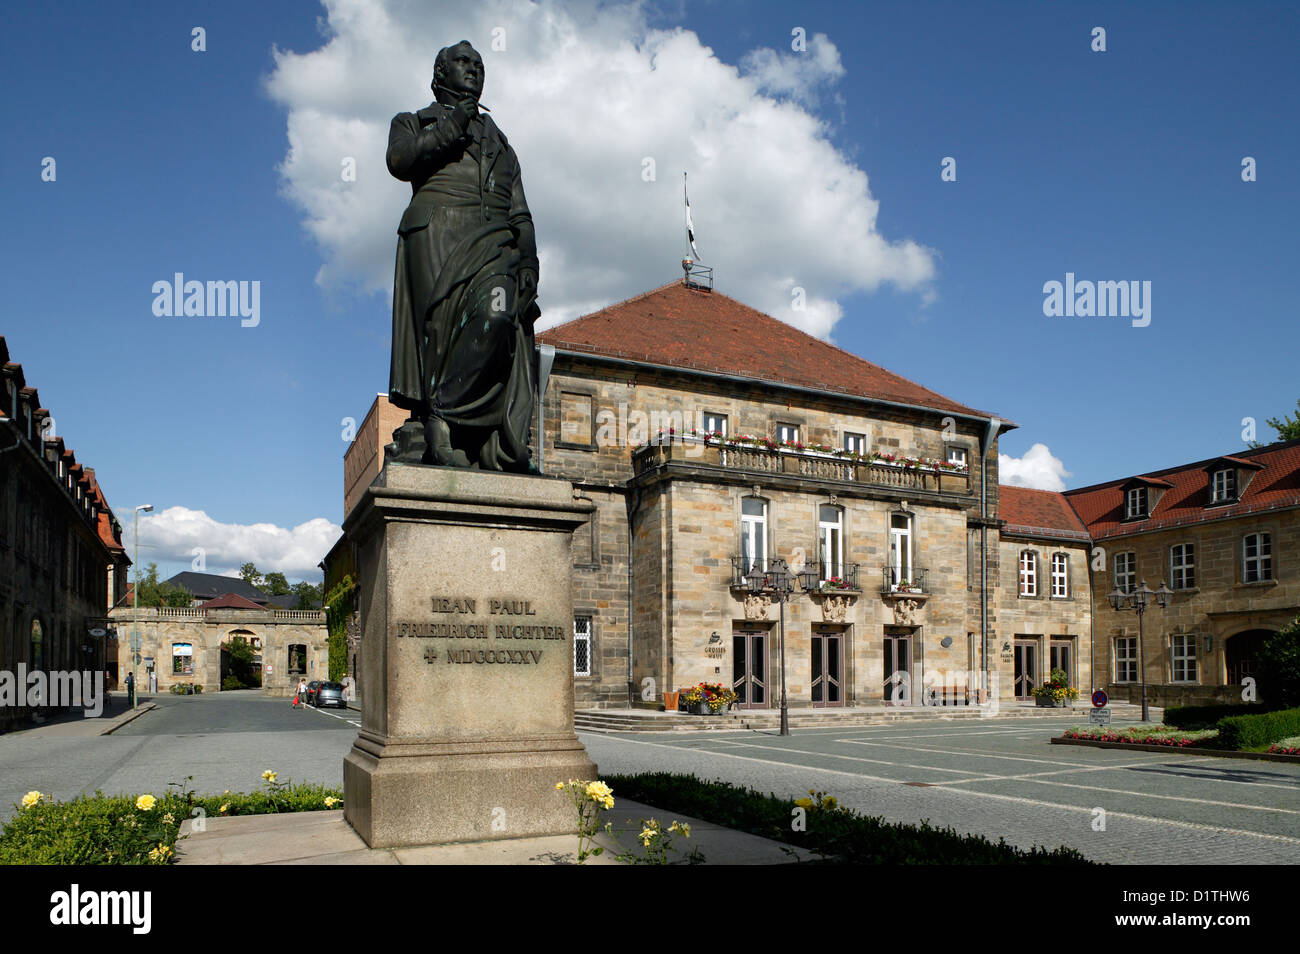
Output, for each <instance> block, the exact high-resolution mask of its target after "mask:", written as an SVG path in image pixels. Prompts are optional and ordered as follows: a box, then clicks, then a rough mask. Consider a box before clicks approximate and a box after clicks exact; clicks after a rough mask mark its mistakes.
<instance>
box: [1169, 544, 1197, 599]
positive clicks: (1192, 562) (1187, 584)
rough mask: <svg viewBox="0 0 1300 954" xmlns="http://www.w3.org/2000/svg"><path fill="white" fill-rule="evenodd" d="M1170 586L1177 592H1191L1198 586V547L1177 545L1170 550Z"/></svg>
mask: <svg viewBox="0 0 1300 954" xmlns="http://www.w3.org/2000/svg"><path fill="white" fill-rule="evenodd" d="M1169 585H1170V586H1171V587H1173V588H1174V589H1175V590H1190V589H1191V588H1192V587H1194V586H1195V585H1196V546H1195V544H1192V543H1176V544H1174V545H1173V546H1172V547H1170V548H1169Z"/></svg>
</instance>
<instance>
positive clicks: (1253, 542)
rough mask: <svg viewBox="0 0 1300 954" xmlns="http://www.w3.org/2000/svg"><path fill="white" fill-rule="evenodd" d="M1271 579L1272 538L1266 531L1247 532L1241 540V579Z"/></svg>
mask: <svg viewBox="0 0 1300 954" xmlns="http://www.w3.org/2000/svg"><path fill="white" fill-rule="evenodd" d="M1271 579H1273V538H1272V536H1271V535H1269V534H1267V533H1248V534H1246V536H1245V538H1244V539H1243V540H1242V541H1241V581H1242V582H1243V583H1258V582H1260V581H1261V580H1271Z"/></svg>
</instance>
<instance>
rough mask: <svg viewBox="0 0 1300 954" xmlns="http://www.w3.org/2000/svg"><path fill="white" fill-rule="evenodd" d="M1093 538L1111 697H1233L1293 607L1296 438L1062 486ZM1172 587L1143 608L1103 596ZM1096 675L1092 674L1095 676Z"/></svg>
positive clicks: (1298, 602)
mask: <svg viewBox="0 0 1300 954" xmlns="http://www.w3.org/2000/svg"><path fill="white" fill-rule="evenodd" d="M1065 498H1066V499H1067V500H1068V501H1069V502H1070V504H1071V506H1072V507H1073V508H1074V510H1075V511H1076V512H1077V513H1078V514H1079V516H1080V517H1081V518H1082V519H1083V521H1084V522H1085V524H1086V525H1087V527H1088V530H1089V533H1090V535H1091V537H1092V542H1093V546H1094V547H1095V549H1094V551H1093V557H1092V558H1091V559H1090V561H1089V566H1090V568H1091V575H1092V590H1093V604H1094V613H1095V623H1096V626H1095V641H1094V646H1095V652H1096V665H1097V671H1098V675H1099V677H1104V681H1105V683H1106V684H1107V685H1108V686H1109V689H1110V692H1111V694H1112V695H1113V696H1116V697H1118V698H1121V699H1123V698H1128V699H1131V700H1134V701H1136V700H1138V699H1139V698H1140V695H1141V689H1140V683H1141V675H1142V673H1143V672H1144V673H1145V675H1146V682H1147V696H1148V700H1149V701H1150V702H1151V704H1152V705H1158V706H1164V705H1182V704H1189V703H1203V702H1211V701H1226V702H1234V701H1236V702H1239V701H1241V700H1242V698H1243V691H1246V692H1249V684H1248V683H1247V684H1246V685H1245V686H1243V681H1244V680H1248V679H1249V678H1250V677H1252V675H1253V673H1254V669H1255V656H1256V653H1257V652H1258V650H1259V645H1260V643H1261V642H1262V641H1263V640H1264V639H1265V638H1267V637H1268V636H1270V635H1272V634H1273V633H1275V632H1277V631H1278V630H1279V629H1281V628H1283V627H1284V626H1286V625H1287V623H1289V622H1290V621H1291V620H1293V619H1295V618H1296V616H1297V615H1300V564H1297V563H1296V562H1295V561H1296V559H1297V557H1296V555H1297V554H1298V553H1300V441H1290V442H1286V443H1280V444H1270V445H1267V446H1265V447H1261V448H1257V449H1254V450H1246V451H1241V452H1240V453H1234V454H1231V455H1227V456H1224V457H1217V458H1213V459H1210V460H1202V461H1197V462H1196V463H1192V464H1183V465H1180V466H1177V467H1171V468H1168V469H1165V470H1160V471H1155V472H1153V473H1149V474H1142V475H1139V476H1136V477H1130V478H1126V479H1120V480H1113V481H1109V482H1107V483H1104V484H1097V485H1095V486H1092V487H1083V488H1080V489H1079V490H1070V491H1066V493H1065ZM1143 582H1145V583H1146V584H1147V585H1148V586H1149V587H1150V588H1151V589H1155V588H1156V587H1158V586H1159V585H1160V584H1161V583H1162V582H1163V583H1166V584H1167V585H1168V586H1169V588H1170V589H1172V590H1173V596H1172V597H1171V598H1170V600H1169V605H1168V607H1167V608H1165V609H1161V608H1160V607H1158V606H1157V605H1155V604H1154V602H1153V603H1152V605H1151V606H1150V607H1149V608H1148V609H1147V610H1146V612H1145V614H1144V616H1143V621H1142V622H1143V625H1142V630H1141V638H1140V639H1139V629H1138V618H1137V614H1136V613H1135V612H1134V611H1133V610H1131V609H1127V608H1126V609H1121V610H1119V611H1116V610H1114V609H1112V608H1111V605H1110V603H1109V601H1108V600H1107V594H1108V593H1110V592H1111V591H1112V590H1113V589H1115V588H1119V589H1121V590H1124V591H1128V590H1130V589H1132V588H1133V587H1134V586H1139V585H1141V584H1142V583H1143ZM1099 681H1102V680H1101V679H1099Z"/></svg>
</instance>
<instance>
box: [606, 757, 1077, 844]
mask: <svg viewBox="0 0 1300 954" xmlns="http://www.w3.org/2000/svg"><path fill="white" fill-rule="evenodd" d="M605 781H606V782H607V783H608V784H609V785H610V786H611V787H612V788H613V789H614V791H616V792H617V793H618V794H619V796H620V797H622V798H628V799H632V800H633V801H638V802H644V803H645V804H647V805H653V806H655V808H657V809H660V810H661V811H664V812H677V813H680V814H682V815H692V816H694V817H696V818H701V819H704V820H705V821H709V822H713V823H715V824H718V825H724V826H726V827H728V828H733V829H735V830H737V831H746V832H749V833H750V834H754V835H760V836H762V837H764V838H771V839H772V840H774V841H779V842H782V843H784V844H788V845H797V846H799V847H801V848H805V849H807V850H809V851H812V852H814V853H815V854H819V855H821V856H822V857H823V858H826V859H833V860H836V861H842V862H846V863H849V864H905V865H932V864H933V865H952V864H976V865H988V864H1067V865H1089V864H1092V862H1090V861H1088V860H1087V859H1086V858H1084V857H1083V855H1081V854H1079V852H1077V851H1075V850H1074V849H1072V848H1064V847H1062V848H1056V849H1050V850H1049V849H1046V848H1038V847H1035V848H1032V849H1030V850H1029V851H1025V850H1023V849H1021V848H1016V847H1015V846H1013V845H1008V844H1007V843H1006V842H1005V841H998V842H997V843H996V844H994V843H993V842H991V841H989V840H988V839H987V838H984V837H982V836H980V835H963V834H960V833H958V832H957V831H956V830H954V829H952V828H935V827H933V826H932V825H930V824H929V823H928V822H921V824H919V825H904V824H894V823H891V822H886V821H885V820H884V819H883V818H873V817H868V816H863V815H859V814H858V813H857V812H854V811H851V810H849V809H845V808H842V807H839V806H838V805H836V804H835V801H834V799H833V798H828V797H825V796H823V795H821V793H811V794H813V795H814V798H815V799H816V801H812V800H810V799H800V800H799V801H798V802H796V801H795V800H794V799H789V798H783V797H780V796H777V795H773V794H767V795H764V794H762V793H760V792H756V791H754V790H753V789H748V788H742V787H740V786H738V785H732V784H730V783H728V782H706V781H701V780H700V779H698V778H696V777H694V776H693V775H674V774H670V773H668V772H655V773H647V774H642V775H614V776H607V777H606V779H605ZM796 807H800V808H803V809H804V810H805V811H806V812H807V830H806V831H794V830H792V826H791V824H790V821H791V818H792V817H793V815H792V810H793V809H794V808H796Z"/></svg>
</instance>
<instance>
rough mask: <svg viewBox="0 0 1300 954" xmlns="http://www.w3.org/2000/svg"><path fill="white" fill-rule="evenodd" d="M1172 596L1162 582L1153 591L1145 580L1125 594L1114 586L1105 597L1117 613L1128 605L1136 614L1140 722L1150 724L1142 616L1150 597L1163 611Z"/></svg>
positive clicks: (1117, 586)
mask: <svg viewBox="0 0 1300 954" xmlns="http://www.w3.org/2000/svg"><path fill="white" fill-rule="evenodd" d="M1173 595H1174V591H1173V590H1171V589H1170V588H1169V587H1167V586H1165V584H1164V581H1163V580H1162V581H1161V582H1160V589H1158V590H1153V589H1151V587H1149V586H1147V583H1146V580H1143V581H1142V585H1141V586H1138V587H1135V588H1134V589H1133V590H1132V591H1131V592H1128V593H1125V592H1124V591H1123V590H1121V589H1120V588H1119V585H1118V584H1116V586H1115V588H1114V589H1113V590H1111V591H1110V593H1109V594H1108V595H1107V599H1109V600H1110V605H1111V608H1112V609H1114V610H1115V611H1116V612H1119V611H1120V610H1121V609H1123V608H1124V604H1126V603H1127V604H1128V608H1129V609H1131V610H1133V611H1134V612H1135V613H1137V614H1138V668H1139V669H1140V670H1141V671H1142V721H1143V722H1150V721H1151V715H1150V712H1149V711H1148V709H1147V657H1146V644H1145V640H1144V639H1143V638H1142V615H1143V614H1144V613H1145V612H1146V609H1147V606H1149V605H1150V603H1151V597H1153V596H1154V597H1155V598H1156V605H1157V606H1159V607H1160V608H1161V609H1164V608H1165V607H1167V606H1168V605H1169V597H1171V596H1173Z"/></svg>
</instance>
